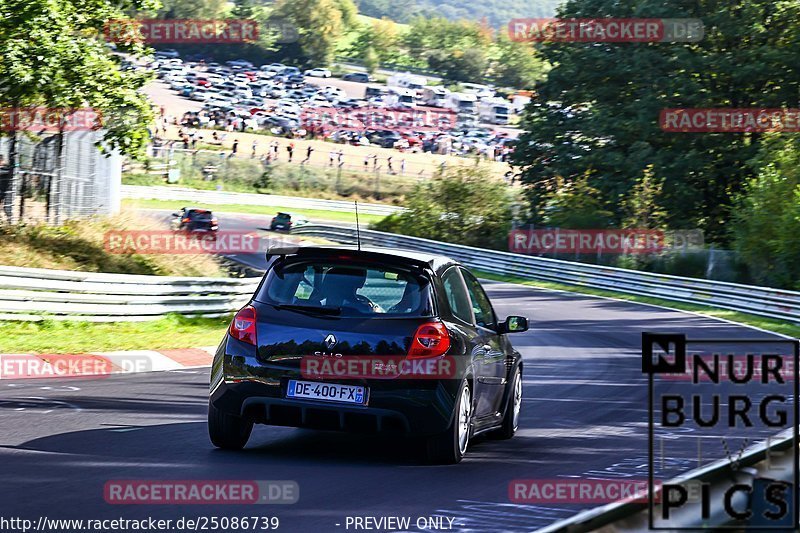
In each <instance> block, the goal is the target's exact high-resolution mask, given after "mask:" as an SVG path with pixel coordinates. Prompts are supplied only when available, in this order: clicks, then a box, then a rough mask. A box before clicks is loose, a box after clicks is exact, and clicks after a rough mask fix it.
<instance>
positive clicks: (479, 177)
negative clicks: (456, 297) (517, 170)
mask: <svg viewBox="0 0 800 533" xmlns="http://www.w3.org/2000/svg"><path fill="white" fill-rule="evenodd" d="M512 203H513V197H512V195H511V193H510V192H509V188H508V187H507V186H506V185H505V183H503V182H502V181H500V180H497V179H496V178H494V177H492V175H491V173H490V172H489V171H488V170H487V169H486V168H484V167H472V166H462V167H454V168H450V169H446V170H445V171H444V172H442V173H440V174H439V175H437V176H436V177H434V178H433V179H431V180H427V181H425V182H421V183H419V184H418V185H417V186H416V187H415V189H414V191H413V192H412V193H411V194H409V196H408V198H407V199H406V207H407V211H404V212H403V213H400V214H396V215H392V216H390V217H387V218H386V219H384V220H382V221H381V222H378V223H377V224H375V226H374V227H375V229H377V230H380V231H389V232H393V233H403V234H405V235H412V236H415V237H425V238H428V239H434V240H440V241H445V242H452V243H459V244H466V245H469V246H480V247H488V248H497V249H502V248H504V247H505V246H506V243H507V240H508V232H509V230H510V228H511V206H512Z"/></svg>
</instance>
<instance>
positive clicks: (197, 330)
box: [0, 315, 231, 354]
mask: <svg viewBox="0 0 800 533" xmlns="http://www.w3.org/2000/svg"><path fill="white" fill-rule="evenodd" d="M230 320H231V317H230V316H227V317H221V318H186V317H183V316H180V315H169V316H167V317H164V318H161V319H158V320H154V321H152V322H113V323H94V322H71V321H60V320H44V321H42V322H0V353H29V352H34V353H52V354H58V353H86V352H97V351H112V350H159V349H170V348H195V347H198V346H215V345H217V344H219V342H220V340H221V339H222V336H223V334H224V333H225V329H226V328H227V327H228V324H229V323H230Z"/></svg>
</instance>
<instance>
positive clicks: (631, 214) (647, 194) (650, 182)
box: [622, 166, 667, 229]
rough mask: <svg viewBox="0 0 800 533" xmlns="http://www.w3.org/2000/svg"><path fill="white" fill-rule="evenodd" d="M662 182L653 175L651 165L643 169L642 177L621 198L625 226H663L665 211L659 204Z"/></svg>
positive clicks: (652, 227) (654, 227) (648, 227)
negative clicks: (626, 194)
mask: <svg viewBox="0 0 800 533" xmlns="http://www.w3.org/2000/svg"><path fill="white" fill-rule="evenodd" d="M663 187H664V186H663V183H662V182H660V181H659V180H657V179H656V178H655V177H654V176H653V167H652V166H649V167H647V168H646V169H645V171H644V174H642V177H641V178H640V179H639V180H638V181H637V182H636V184H635V185H634V186H633V189H632V190H631V192H630V193H629V194H628V196H626V197H624V198H623V201H622V204H623V208H624V210H623V212H624V213H625V218H624V219H623V221H622V226H623V227H625V228H638V229H644V228H647V229H658V228H661V227H663V225H664V221H665V220H666V219H667V212H666V211H665V210H664V209H663V208H662V207H661V206H660V205H659V202H660V200H661V196H662V195H663Z"/></svg>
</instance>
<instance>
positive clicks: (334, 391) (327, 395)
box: [286, 379, 367, 405]
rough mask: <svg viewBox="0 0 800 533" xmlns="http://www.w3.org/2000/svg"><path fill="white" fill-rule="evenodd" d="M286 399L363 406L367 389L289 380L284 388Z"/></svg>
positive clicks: (358, 386)
mask: <svg viewBox="0 0 800 533" xmlns="http://www.w3.org/2000/svg"><path fill="white" fill-rule="evenodd" d="M286 397H287V398H308V399H311V400H327V401H329V402H341V403H354V404H357V405H364V404H365V403H367V388H366V387H362V386H360V385H342V384H340V383H317V382H313V381H297V380H294V379H292V380H289V386H288V387H287V388H286Z"/></svg>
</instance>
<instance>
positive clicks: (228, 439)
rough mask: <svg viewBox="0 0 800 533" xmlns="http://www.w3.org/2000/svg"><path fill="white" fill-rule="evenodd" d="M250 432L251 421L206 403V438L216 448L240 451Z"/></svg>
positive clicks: (251, 428) (251, 427)
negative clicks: (207, 437) (209, 439)
mask: <svg viewBox="0 0 800 533" xmlns="http://www.w3.org/2000/svg"><path fill="white" fill-rule="evenodd" d="M252 431H253V422H252V421H251V420H246V419H244V418H241V417H238V416H234V415H229V414H227V413H224V412H222V411H220V410H219V409H217V408H216V407H214V404H212V403H211V402H208V436H209V437H210V438H211V444H213V445H214V446H216V447H217V448H222V449H223V450H241V449H242V448H244V446H245V444H247V440H248V439H249V438H250V433H251V432H252Z"/></svg>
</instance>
